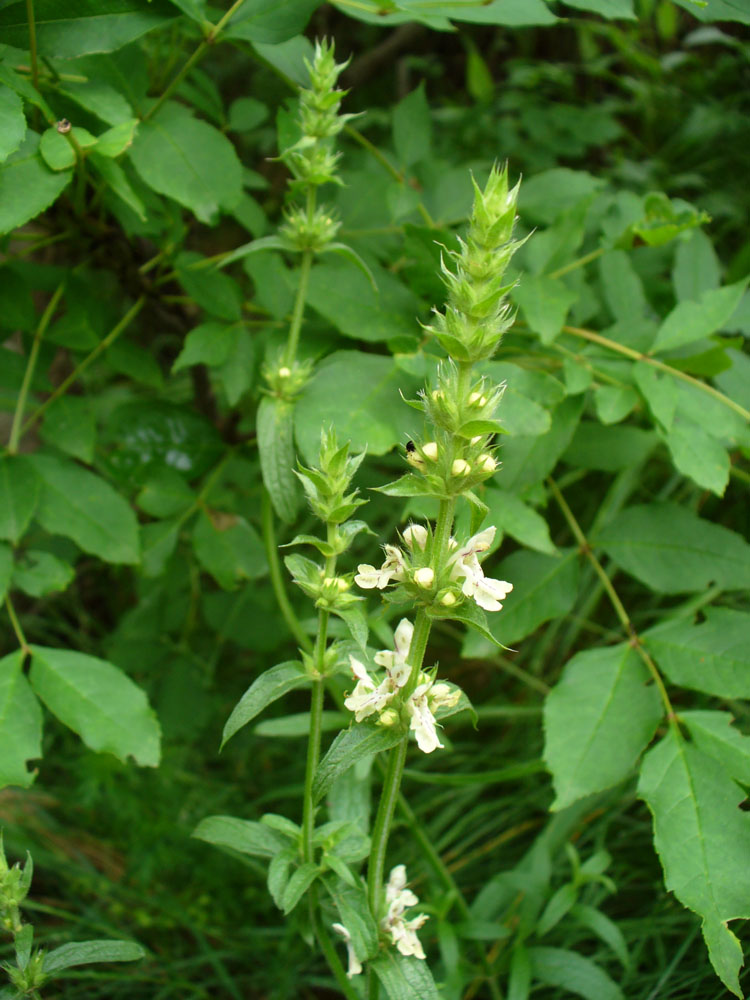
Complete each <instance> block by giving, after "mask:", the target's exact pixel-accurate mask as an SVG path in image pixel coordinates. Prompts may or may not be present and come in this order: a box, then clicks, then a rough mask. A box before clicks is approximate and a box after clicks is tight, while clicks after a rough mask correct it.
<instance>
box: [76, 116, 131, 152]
mask: <svg viewBox="0 0 750 1000" xmlns="http://www.w3.org/2000/svg"><path fill="white" fill-rule="evenodd" d="M138 125H139V122H138V119H137V118H130V119H128V120H127V121H124V122H118V123H117V124H116V125H113V126H112V128H110V129H107V131H106V132H102V134H101V135H100V136H99V137H98V138H97V140H96V143H95V145H94V150H93V151H94V152H95V153H97V154H98V155H99V156H105V157H107V158H109V159H112V158H114V157H116V156H121V155H122V153H124V152H125V150H126V149H128V148H129V147H130V146H132V144H133V138H134V136H135V132H136V129H137V128H138ZM77 134H78V133H76V136H77Z"/></svg>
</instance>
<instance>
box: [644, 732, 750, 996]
mask: <svg viewBox="0 0 750 1000" xmlns="http://www.w3.org/2000/svg"><path fill="white" fill-rule="evenodd" d="M638 794H639V795H640V797H641V798H643V799H644V800H645V801H646V804H647V805H648V807H649V809H650V810H651V813H652V816H653V821H654V844H655V846H656V850H657V853H658V854H659V858H660V860H661V863H662V867H663V868H664V876H665V882H666V886H667V889H669V890H670V891H672V892H674V894H675V896H677V898H678V899H679V900H680V902H681V903H683V905H685V906H687V907H688V908H689V909H691V910H693V911H694V912H695V913H698V914H699V915H700V916H701V917H702V920H703V923H702V927H701V929H702V931H703V937H704V938H705V941H706V944H707V945H708V953H709V957H710V959H711V964H712V965H713V967H714V969H715V970H716V973H717V975H718V976H719V978H720V979H721V981H722V982H723V983H724V985H725V986H726V987H727V989H728V990H730V991H731V992H732V993H734V994H735V995H736V996H738V997H741V996H742V990H741V988H740V984H739V978H738V973H739V969H740V966H741V965H742V961H743V957H742V947H741V946H740V943H739V941H738V940H737V938H736V937H735V935H734V934H733V933H732V932H731V931H730V930H729V927H728V922H729V921H730V920H736V919H741V918H747V917H748V916H750V869H749V868H748V865H747V858H748V856H750V816H748V814H747V813H746V812H743V811H741V810H740V809H739V808H738V806H739V804H740V803H741V802H742V801H743V799H744V798H745V794H744V792H743V791H742V790H741V789H740V788H739V787H738V786H737V785H736V784H735V782H734V781H733V779H732V778H731V777H730V775H729V774H728V773H727V771H726V769H725V768H724V767H723V766H722V764H721V763H719V761H717V760H715V759H714V758H713V757H711V756H708V755H707V754H705V753H702V752H701V751H700V750H699V749H697V748H696V747H694V746H693V745H691V744H689V743H686V742H685V740H684V739H683V738H682V736H681V735H680V733H679V731H678V729H677V727H676V726H675V725H672V726H670V729H669V732H668V733H667V735H666V736H665V737H664V739H663V740H662V741H661V742H660V743H658V744H657V745H656V746H655V747H654V748H653V749H652V750H650V751H649V753H648V754H646V757H645V759H644V761H643V766H642V768H641V780H640V783H639V785H638Z"/></svg>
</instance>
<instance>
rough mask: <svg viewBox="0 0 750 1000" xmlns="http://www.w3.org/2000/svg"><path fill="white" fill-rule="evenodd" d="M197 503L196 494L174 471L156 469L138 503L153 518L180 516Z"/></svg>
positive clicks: (138, 498) (144, 487)
mask: <svg viewBox="0 0 750 1000" xmlns="http://www.w3.org/2000/svg"><path fill="white" fill-rule="evenodd" d="M194 502H195V493H194V492H193V491H192V490H191V489H190V487H189V486H188V484H187V483H186V482H185V480H184V479H183V477H182V476H181V475H180V474H179V472H176V471H175V470H174V469H170V468H163V469H158V468H157V469H154V471H153V472H152V473H151V474H150V475H149V476H148V478H147V479H146V482H145V483H144V484H143V489H142V490H141V492H140V493H139V494H138V497H137V498H136V503H137V504H138V506H139V507H140V508H141V510H143V511H145V512H146V513H147V514H150V515H151V516H152V517H171V516H172V515H173V514H180V513H182V512H183V511H185V510H187V508H188V507H191V506H192V505H193V503H194Z"/></svg>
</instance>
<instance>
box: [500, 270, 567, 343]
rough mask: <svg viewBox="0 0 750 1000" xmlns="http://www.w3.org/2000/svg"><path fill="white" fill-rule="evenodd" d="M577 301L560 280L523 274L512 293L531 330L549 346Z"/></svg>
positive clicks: (546, 276)
mask: <svg viewBox="0 0 750 1000" xmlns="http://www.w3.org/2000/svg"><path fill="white" fill-rule="evenodd" d="M577 298H578V294H577V292H574V291H573V290H572V289H570V288H568V287H567V286H566V285H565V284H564V282H562V281H561V280H560V279H559V278H550V277H549V276H548V275H534V274H525V275H524V277H523V281H522V282H521V283H520V284H519V285H518V286H517V287H516V288H515V289H514V290H513V300H514V302H517V303H518V305H519V306H520V307H521V312H522V313H523V316H524V319H525V320H526V322H527V323H528V325H529V327H530V329H531V330H533V331H534V332H535V333H538V334H539V337H540V339H541V341H542V343H543V344H551V343H552V341H553V340H554V339H555V337H556V336H557V335H558V333H559V332H560V331H561V330H562V328H563V324H564V323H565V318H566V316H567V315H568V310H569V309H570V307H571V306H572V305H573V303H574V302H575V301H576V299H577Z"/></svg>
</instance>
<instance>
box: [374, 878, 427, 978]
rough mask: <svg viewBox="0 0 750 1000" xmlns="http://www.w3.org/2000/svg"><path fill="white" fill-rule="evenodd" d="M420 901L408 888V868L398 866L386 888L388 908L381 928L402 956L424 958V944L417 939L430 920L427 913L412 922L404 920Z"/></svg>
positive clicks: (421, 914) (414, 918)
mask: <svg viewBox="0 0 750 1000" xmlns="http://www.w3.org/2000/svg"><path fill="white" fill-rule="evenodd" d="M418 902H419V900H418V899H417V897H416V896H415V895H414V893H413V892H412V891H411V889H407V888H406V868H405V867H404V866H403V865H396V867H395V868H393V869H392V870H391V874H390V877H389V879H388V884H387V885H386V887H385V903H386V906H387V907H388V910H387V912H386V915H385V917H383V919H382V920H381V922H380V926H381V927H382V928H383V930H384V931H385V932H386V934H388V935H389V937H390V939H391V942H392V943H393V944H395V945H396V947H397V948H398V950H399V951H400V952H401V954H402V955H405V956H409V955H414V957H415V958H422V959H423V958H424V957H425V953H424V949H423V948H422V942H421V941H420V940H419V938H418V937H417V931H418V930H419V928H420V927H421V926H422V925H423V924H424V923H425V921H426V920H428V919H429V918H428V917H427V915H426V914H425V913H419V914H417V916H416V917H413V918H412V919H411V920H405V919H404V913H405V911H406V910H407V909H408V907H410V906H416V905H417V903H418Z"/></svg>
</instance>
